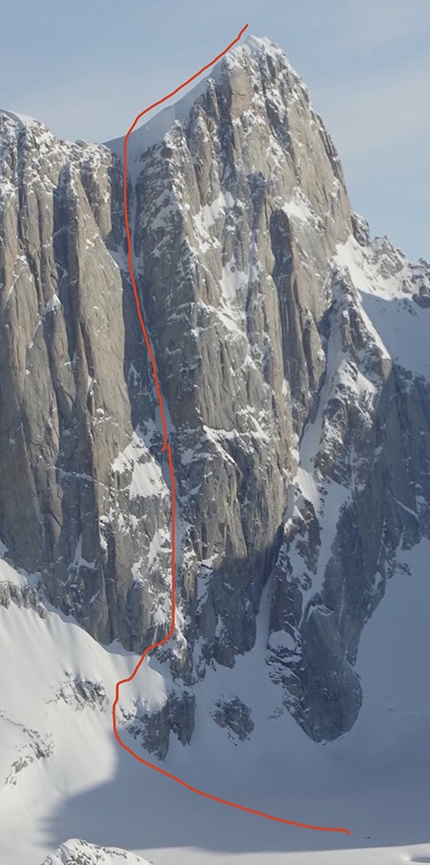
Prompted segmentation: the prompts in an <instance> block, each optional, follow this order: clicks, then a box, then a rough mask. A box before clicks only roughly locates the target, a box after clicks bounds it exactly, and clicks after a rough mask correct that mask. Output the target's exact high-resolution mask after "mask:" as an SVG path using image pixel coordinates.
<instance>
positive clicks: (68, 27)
mask: <svg viewBox="0 0 430 865" xmlns="http://www.w3.org/2000/svg"><path fill="white" fill-rule="evenodd" d="M246 23H247V24H249V29H248V31H247V32H248V33H252V34H254V35H256V36H268V37H269V38H270V39H272V40H273V41H275V42H277V43H278V44H279V45H280V46H281V47H282V48H283V50H284V51H285V53H286V55H287V57H288V59H289V60H290V62H291V63H292V65H293V66H294V67H295V69H296V70H297V72H298V73H299V74H300V75H301V77H302V78H303V79H304V81H305V83H306V84H307V86H308V87H309V89H310V94H311V99H312V102H313V105H314V107H315V108H316V110H317V111H318V112H319V114H321V116H322V118H323V121H324V123H325V125H326V127H327V129H328V131H329V133H330V134H331V136H332V138H333V141H334V144H335V146H336V147H337V150H338V152H339V155H340V158H341V161H342V165H343V169H344V172H345V176H346V182H347V186H348V190H349V195H350V199H351V203H352V206H353V208H354V209H355V210H356V211H357V212H359V213H361V214H363V215H364V216H365V217H366V218H367V219H368V220H369V222H370V228H371V232H372V234H378V235H383V234H386V235H388V237H389V238H390V240H392V242H393V243H394V244H395V245H396V246H398V247H399V248H400V249H402V250H403V251H404V252H405V253H406V255H408V256H409V258H411V259H413V260H416V259H418V258H419V257H423V258H425V259H426V260H427V261H430V160H429V145H430V50H429V46H430V0H354V2H352V0H259V2H258V3H257V2H253V0H248V2H245V0H215V2H212V3H207V2H206V0H175V2H172V0H140V2H136V0H128V2H127V3H120V2H118V0H115V2H113V0H73V2H71V0H68V2H65V0H38V2H34V0H2V15H1V25H2V33H3V39H2V51H1V56H0V82H1V85H0V105H1V106H2V107H3V108H7V109H10V110H14V111H21V112H24V113H27V114H31V115H33V116H34V117H37V118H38V119H40V120H43V121H44V122H45V123H46V124H47V125H48V126H49V127H50V128H51V129H52V131H53V132H54V133H55V134H56V135H58V136H59V137H60V138H66V139H71V140H74V139H76V138H82V139H85V140H90V141H107V140H109V139H111V138H115V137H118V136H120V135H122V134H124V133H125V132H126V130H127V129H128V127H129V126H130V124H131V123H132V121H133V119H134V117H135V116H136V114H137V113H139V111H141V110H142V109H143V108H145V107H146V106H147V105H148V104H149V103H150V102H153V101H155V100H156V99H159V98H161V97H162V96H164V95H165V93H167V92H169V91H171V90H173V89H174V88H175V87H176V86H177V85H178V84H179V83H181V82H182V81H183V80H185V79H186V78H188V77H189V76H190V75H192V74H193V73H194V72H195V71H196V70H197V69H199V68H200V67H201V66H203V65H204V64H205V63H207V62H208V61H209V60H210V59H211V58H212V57H214V56H215V55H216V54H218V53H219V52H220V51H222V50H223V48H224V47H225V46H226V45H227V44H228V43H229V42H230V41H232V39H234V38H235V36H236V35H237V33H238V32H239V30H240V29H241V27H242V26H243V25H244V24H246Z"/></svg>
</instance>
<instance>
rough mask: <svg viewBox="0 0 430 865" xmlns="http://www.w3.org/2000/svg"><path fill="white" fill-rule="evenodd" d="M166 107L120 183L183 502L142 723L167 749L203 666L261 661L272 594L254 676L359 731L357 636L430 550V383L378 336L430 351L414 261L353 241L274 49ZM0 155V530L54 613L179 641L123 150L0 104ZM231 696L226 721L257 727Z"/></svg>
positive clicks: (318, 125)
mask: <svg viewBox="0 0 430 865" xmlns="http://www.w3.org/2000/svg"><path fill="white" fill-rule="evenodd" d="M186 104H187V105H189V104H190V96H189V95H188V96H187V103H186ZM176 116H177V118H178V119H176V121H175V122H174V123H173V124H172V125H171V126H170V128H168V129H167V130H166V129H164V127H163V123H164V121H163V118H161V121H162V122H161V121H160V132H159V135H158V136H157V118H156V119H155V121H151V123H150V124H148V126H147V127H143V129H141V130H137V131H136V132H134V133H133V135H132V136H131V138H130V174H129V178H128V184H129V187H128V189H129V207H130V219H131V230H132V237H133V255H134V269H135V273H136V277H137V282H138V288H139V293H140V298H141V303H142V308H143V312H144V316H145V321H146V324H147V328H148V332H149V334H150V338H151V342H152V347H153V351H154V355H155V358H156V363H157V368H158V374H159V379H160V384H161V389H162V393H163V397H164V401H165V406H166V409H167V413H168V426H169V440H170V442H171V445H172V451H173V460H174V468H175V477H176V487H177V489H176V494H177V505H176V507H177V513H178V529H177V532H178V535H177V547H178V562H177V565H178V566H177V589H178V602H177V603H178V608H177V627H176V633H175V636H174V638H173V639H172V641H171V643H170V644H169V648H168V649H166V647H163V649H162V650H160V651H159V660H160V661H162V662H163V661H164V662H165V663H166V664H169V666H170V672H171V675H172V676H173V678H174V680H176V682H177V685H178V688H184V687H185V688H186V690H183V691H178V694H179V695H180V696H173V697H172V699H170V700H169V702H168V703H166V705H165V707H162V708H161V709H160V712H159V715H160V717H158V716H157V718H155V716H154V719H153V720H151V718H149V719H145V718H144V717H143V715H142V717H137V719H136V723H135V725H134V726H135V732H136V735H137V733H139V735H140V733H141V732H142V730H144V732H143V733H142V737H143V739H144V740H145V742H144V743H145V744H146V746H147V747H148V748H149V750H151V751H152V752H153V753H155V754H157V755H158V757H159V758H160V759H161V758H163V756H165V754H166V752H167V748H168V742H169V735H170V732H171V731H173V732H174V733H175V734H176V735H177V736H178V738H179V739H180V741H181V742H182V743H183V744H185V743H188V742H189V741H190V740H191V736H192V732H193V728H194V723H195V720H194V707H195V702H196V701H197V704H198V683H199V681H200V680H201V679H202V678H203V676H204V675H205V670H206V668H207V665H208V664H214V663H215V664H217V663H218V664H221V665H225V666H229V667H232V666H233V665H234V664H235V658H236V657H237V655H238V654H242V653H244V652H247V651H248V650H250V649H251V648H252V647H253V645H254V642H255V635H256V618H257V615H258V611H259V607H260V601H261V596H262V592H263V589H264V587H265V586H266V585H267V584H268V583H269V584H270V591H271V615H270V627H269V632H268V634H267V641H268V642H267V652H268V654H267V670H268V675H270V677H271V678H272V680H273V682H274V683H275V684H277V685H278V686H279V687H281V688H282V693H283V701H284V704H285V705H286V706H287V707H288V709H289V710H290V711H291V713H292V714H293V715H294V717H295V718H296V719H297V721H298V723H299V724H301V726H302V727H303V729H304V730H305V732H306V733H307V734H308V735H309V736H310V737H311V738H313V739H315V740H316V741H322V740H324V741H326V740H330V739H334V738H336V737H338V736H340V735H341V734H342V733H344V732H345V731H347V730H349V729H350V728H351V727H352V725H353V724H354V722H355V720H356V718H357V715H358V712H359V709H360V705H361V696H362V695H361V687H360V682H359V679H358V677H357V675H356V673H355V672H354V664H355V661H356V656H357V648H358V645H359V639H360V634H361V632H362V629H363V627H364V626H365V623H366V621H367V620H368V619H369V617H370V616H371V615H372V612H373V611H374V609H375V608H376V606H377V604H378V603H379V602H380V601H381V599H382V598H383V595H384V592H385V586H386V582H387V580H388V579H389V578H390V577H391V576H392V575H393V574H394V573H395V571H396V568H398V567H401V556H400V559H399V550H401V549H402V548H408V547H410V546H411V545H413V544H416V543H417V542H418V541H419V540H420V538H421V537H423V536H424V535H425V536H427V537H429V536H430V535H429V529H430V519H429V505H430V481H429V479H428V473H427V472H426V465H427V459H428V458H427V456H426V454H428V452H429V447H430V386H429V378H428V375H427V374H426V369H425V361H424V360H423V352H421V354H420V352H419V351H418V352H415V354H414V356H413V358H412V360H411V357H410V356H409V355H407V352H405V351H404V350H403V349H402V350H401V349H400V348H399V346H398V343H396V341H395V334H394V335H393V333H394V330H393V329H391V330H390V328H389V327H388V323H389V321H391V320H392V316H393V315H397V316H398V321H399V326H400V328H402V326H405V325H404V321H405V318H407V321H408V328H409V330H408V334H409V335H410V338H411V339H412V341H414V340H415V341H416V342H417V343H419V341H420V340H421V341H423V334H424V333H425V328H427V334H428V326H429V322H428V315H429V313H428V312H427V309H428V306H429V303H430V302H428V298H429V297H430V289H429V286H430V268H429V266H428V265H426V263H425V262H424V261H421V262H420V263H419V264H417V265H410V264H408V263H407V262H406V260H405V259H404V257H403V256H402V254H401V253H400V252H399V251H398V250H395V249H394V248H393V247H392V246H391V245H390V243H389V241H387V240H386V239H383V240H380V239H379V240H376V241H374V242H371V241H370V238H369V231H368V227H367V224H366V223H365V221H364V220H363V219H362V218H361V217H358V216H357V215H356V214H354V213H353V212H352V211H351V207H350V204H349V201H348V197H347V192H346V188H345V182H344V178H343V174H342V169H341V165H340V162H339V158H338V156H337V154H336V151H335V148H334V146H333V144H332V142H331V139H330V137H329V135H328V134H327V132H326V130H325V128H324V126H323V123H322V121H321V119H320V117H319V116H318V115H317V114H316V113H315V111H314V110H313V109H312V106H311V104H310V101H309V95H308V91H307V89H306V87H305V86H304V85H303V83H302V82H301V80H300V78H299V77H298V76H297V75H296V73H295V72H294V71H293V70H292V68H291V67H290V66H289V64H288V62H287V60H286V58H285V57H284V55H283V53H282V52H281V50H280V49H279V48H278V47H277V46H276V45H274V44H273V43H270V42H269V41H268V40H264V39H262V40H260V39H256V38H254V37H249V38H248V40H247V41H246V43H245V45H243V46H240V47H237V48H235V49H233V50H232V51H231V52H230V53H229V54H228V55H227V57H226V58H224V60H222V61H221V63H220V64H218V66H217V67H215V70H214V72H213V74H211V76H210V77H209V78H208V79H207V81H206V83H205V84H204V85H202V84H200V85H199V88H198V91H196V96H195V99H194V101H193V102H192V100H191V107H190V108H188V109H186V108H185V107H183V110H182V111H181V103H179V106H178V107H177V109H176ZM0 148H1V149H0V160H1V175H2V179H1V182H0V236H1V246H0V287H1V290H0V371H1V387H0V538H1V541H2V542H3V543H4V545H5V547H6V548H7V552H6V556H8V557H9V558H10V560H11V561H13V562H14V563H15V564H17V565H18V566H20V567H22V568H25V569H26V570H27V571H30V572H32V573H35V572H36V573H37V574H39V576H40V583H41V586H43V587H44V590H45V592H46V595H47V597H48V599H49V600H50V602H51V603H53V604H54V605H56V606H58V607H59V608H60V609H62V610H63V611H64V612H67V613H71V614H73V615H74V616H75V617H76V619H77V620H78V622H79V623H80V624H81V625H82V626H83V627H84V628H86V629H87V630H88V631H89V632H90V633H91V634H92V635H93V636H94V637H95V638H96V639H97V640H99V641H101V642H106V643H107V642H110V641H111V640H113V639H119V640H120V641H121V642H122V644H123V645H124V647H125V648H126V649H130V650H134V651H139V652H141V651H142V650H143V649H144V648H145V646H147V645H149V644H150V643H152V642H154V639H160V638H161V637H162V636H163V635H164V634H165V633H167V631H168V629H169V627H170V616H171V609H170V583H169V581H170V528H169V520H170V510H171V494H170V489H169V482H168V478H169V475H168V471H167V462H166V460H165V458H164V454H161V453H160V449H161V445H162V434H161V427H160V415H159V410H158V405H157V397H156V393H155V388H154V383H153V379H152V371H151V367H150V364H149V359H148V355H147V351H146V347H145V344H144V341H143V338H142V334H141V331H140V326H139V323H138V320H137V316H136V312H135V307H134V299H133V296H132V292H131V286H130V281H129V273H128V267H127V260H126V254H125V253H126V243H125V232H124V220H123V213H122V165H121V159H120V155H119V154H120V153H121V149H122V142H121V141H118V142H111V143H110V145H109V146H101V145H89V144H85V143H83V142H77V143H76V144H70V143H67V142H60V141H57V140H56V139H55V138H54V137H53V136H52V135H51V133H49V132H48V131H47V130H46V129H45V127H43V125H42V124H40V123H38V122H37V121H26V122H24V121H22V120H20V119H19V117H14V116H13V115H10V114H7V113H6V114H2V113H0ZM384 310H385V312H384ZM384 315H385V318H384V320H382V318H381V316H382V317H383V316H384ZM390 316H391V318H390ZM396 321H397V319H396ZM379 323H380V324H379ZM394 329H395V328H394ZM423 344H424V343H423ZM193 688H194V692H193V694H192V695H191V689H193ZM194 694H195V696H194ZM181 695H182V696H181ZM237 700H238V703H237V705H233V704H231V705H230V704H229V705H226V706H224V705H222V706H219V707H218V709H217V711H218V716H217V719H216V720H217V722H218V723H220V724H222V725H223V726H227V727H230V728H231V729H232V730H234V732H237V731H238V729H239V728H240V726H241V723H242V728H243V730H242V733H243V736H242V735H239V733H240V731H239V733H238V735H239V738H243V737H245V736H247V735H251V736H252V728H253V722H252V721H251V719H250V717H248V716H247V714H246V712H245V711H244V710H246V706H244V704H243V703H242V702H241V700H240V696H238V697H237ZM243 707H244V708H243ZM241 718H242V722H241ZM142 725H143V726H142ZM238 725H239V727H238Z"/></svg>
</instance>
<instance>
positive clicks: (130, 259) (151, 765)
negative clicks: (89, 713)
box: [112, 24, 351, 835]
mask: <svg viewBox="0 0 430 865" xmlns="http://www.w3.org/2000/svg"><path fill="white" fill-rule="evenodd" d="M247 27H248V24H245V26H244V27H242V30H241V31H240V33H239V34H238V36H236V39H233V42H230V45H228V46H227V48H224V51H221V53H220V54H218V55H217V56H216V57H215V58H214V60H211V62H210V63H207V64H206V66H202V68H201V69H199V71H198V72H196V73H195V74H194V75H192V76H191V78H188V80H187V81H184V83H183V84H180V85H179V87H176V89H175V90H172V92H171V93H168V94H167V96H163V98H162V99H158V101H157V102H153V104H152V105H150V106H149V107H148V108H145V109H144V110H143V111H141V112H140V114H138V115H137V117H136V119H135V121H134V123H133V124H132V126H130V129H129V130H128V132H127V135H126V136H125V138H124V171H123V180H124V219H125V231H126V235H127V255H128V266H129V271H130V279H131V283H132V286H133V294H134V299H135V302H136V310H137V316H138V319H139V322H140V326H141V328H142V333H143V336H144V339H145V343H146V347H147V349H148V354H149V357H150V359H151V364H152V371H153V375H154V381H155V388H156V391H157V396H158V402H159V406H160V415H161V423H162V427H163V434H164V442H163V447H162V448H161V452H163V451H165V450H166V449H167V457H168V461H169V470H170V479H171V495H172V519H171V541H172V568H171V571H172V614H171V615H172V625H171V628H170V631H169V633H168V634H167V635H166V636H165V637H163V639H162V640H159V641H158V643H153V645H152V646H148V647H147V648H146V649H145V651H144V652H143V654H142V656H141V658H140V659H139V661H138V663H137V664H136V666H135V668H134V670H133V672H132V674H131V676H128V678H127V679H121V680H120V681H119V682H117V683H116V687H115V700H114V703H113V705H112V726H113V731H114V734H115V738H116V740H117V742H118V744H119V745H121V748H123V749H124V751H128V753H129V754H131V756H132V757H134V759H135V760H138V761H139V763H143V765H144V766H149V768H150V769H155V771H156V772H159V773H160V774H161V775H165V776H166V778H171V779H172V781H176V782H177V783H178V784H182V786H183V787H186V788H187V790H191V791H192V792H193V793H198V794H199V796H204V797H205V799H212V800H213V801H214V802H220V803H221V804H222V805H229V806H230V808H238V809H239V810H240V811H246V812H247V813H248V814H256V815H257V816H258V817H265V818H266V820H274V821H275V822H276V823H288V824H289V825H290V826H301V827H302V828H304V829H316V830H318V831H319V832H345V834H346V835H350V834H351V833H350V831H349V829H339V828H332V827H329V826H311V825H309V824H308V823H298V822H297V821H295V820H286V819H285V818H284V817H275V816H273V814H265V813H264V811H256V810H255V808H246V807H245V805H238V804H237V803H236V802H229V801H228V799H220V798H219V796H213V795H212V794H211V793H204V791H203V790H198V789H197V787H192V786H191V784H187V782H186V781H183V780H182V778H178V777H177V776H176V775H172V774H171V772H166V770H165V769H161V767H160V766H156V765H155V764H154V763H150V762H149V761H148V760H144V759H143V758H142V757H139V755H138V754H136V752H135V751H133V750H132V748H129V747H128V746H127V745H125V744H124V742H123V741H122V739H121V737H120V735H119V733H118V728H117V720H116V708H117V705H118V701H119V692H120V688H121V685H125V684H126V682H131V681H132V679H134V677H135V675H136V673H137V671H138V670H139V668H140V667H141V666H142V664H143V661H144V660H145V658H146V656H147V654H148V652H151V651H152V649H156V648H157V647H158V646H162V645H163V644H164V643H167V641H168V640H169V639H170V637H171V636H172V635H173V633H174V630H175V600H176V587H175V562H176V555H175V506H176V503H175V475H174V472H173V460H172V449H171V446H170V444H169V443H168V441H167V427H166V418H165V414H164V406H163V398H162V396H161V388H160V382H159V379H158V372H157V365H156V363H155V358H154V354H153V351H152V348H151V343H150V341H149V337H148V333H147V330H146V327H145V322H144V320H143V315H142V308H141V304H140V299H139V294H138V291H137V286H136V280H135V278H134V271H133V254H132V245H131V233H130V223H129V218H128V204H127V144H128V139H129V138H130V135H131V133H132V132H133V129H134V128H135V126H136V124H137V123H138V121H139V120H140V118H141V117H143V115H144V114H147V113H148V111H151V109H152V108H156V107H157V105H161V104H162V103H163V102H166V100H167V99H170V98H171V97H172V96H174V95H175V94H176V93H178V92H179V90H182V88H183V87H186V86H187V84H190V83H191V81H194V79H195V78H198V76H199V75H201V74H202V72H205V71H206V69H209V68H210V67H211V66H213V64H214V63H216V62H217V60H219V59H220V58H221V57H223V56H224V54H227V52H228V51H229V50H230V48H232V47H233V45H235V44H236V42H239V40H240V38H241V36H242V34H243V33H244V32H245V30H246V29H247Z"/></svg>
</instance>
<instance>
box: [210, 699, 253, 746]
mask: <svg viewBox="0 0 430 865" xmlns="http://www.w3.org/2000/svg"><path fill="white" fill-rule="evenodd" d="M216 707H217V708H216V710H215V712H214V713H213V715H212V717H213V719H214V721H215V723H216V724H218V725H219V726H220V727H227V728H228V729H229V730H230V731H231V733H233V734H234V735H235V736H237V737H238V738H239V739H240V740H241V741H242V740H243V739H248V738H249V734H250V733H252V731H253V729H254V726H255V725H254V722H253V720H252V718H251V712H250V709H249V708H248V706H246V705H245V703H243V702H242V700H240V699H239V697H233V699H232V700H229V701H223V700H218V701H217V702H216Z"/></svg>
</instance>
